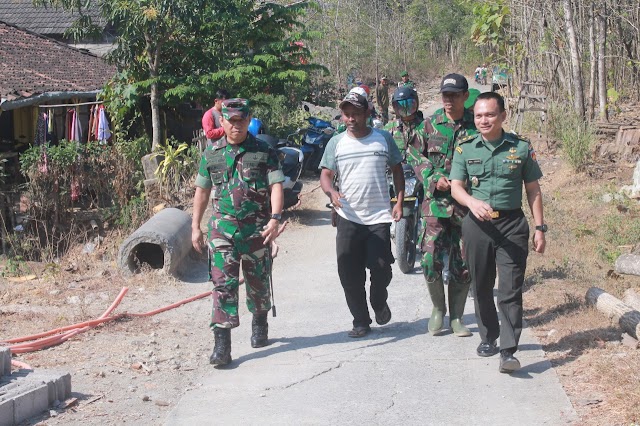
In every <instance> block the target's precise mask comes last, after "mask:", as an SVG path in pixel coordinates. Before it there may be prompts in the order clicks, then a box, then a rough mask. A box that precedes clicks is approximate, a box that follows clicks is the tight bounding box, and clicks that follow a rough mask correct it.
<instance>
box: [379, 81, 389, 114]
mask: <svg viewBox="0 0 640 426" xmlns="http://www.w3.org/2000/svg"><path fill="white" fill-rule="evenodd" d="M376 104H378V108H379V109H380V116H381V117H382V124H383V125H386V124H387V122H389V80H388V79H387V77H386V76H384V75H383V76H382V78H381V79H380V84H378V85H377V86H376Z"/></svg>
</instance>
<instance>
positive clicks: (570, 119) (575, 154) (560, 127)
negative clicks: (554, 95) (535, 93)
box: [549, 105, 596, 171]
mask: <svg viewBox="0 0 640 426" xmlns="http://www.w3.org/2000/svg"><path fill="white" fill-rule="evenodd" d="M549 132H550V134H551V135H552V136H553V138H554V139H556V140H558V141H559V142H560V144H561V146H562V151H563V153H564V156H565V157H566V159H567V161H568V162H569V164H571V166H572V167H573V168H574V169H575V170H576V171H580V170H582V169H583V168H584V167H585V166H586V165H587V164H588V163H589V160H590V159H591V155H592V152H593V145H594V143H595V140H596V137H595V131H594V128H593V125H592V124H591V123H590V122H587V121H585V120H584V119H583V118H582V117H580V116H579V115H578V114H576V113H575V112H573V110H572V109H568V110H567V109H566V108H565V109H562V107H561V106H559V105H554V106H552V107H551V108H550V110H549Z"/></svg>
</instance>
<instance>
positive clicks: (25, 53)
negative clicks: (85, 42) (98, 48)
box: [0, 21, 116, 159]
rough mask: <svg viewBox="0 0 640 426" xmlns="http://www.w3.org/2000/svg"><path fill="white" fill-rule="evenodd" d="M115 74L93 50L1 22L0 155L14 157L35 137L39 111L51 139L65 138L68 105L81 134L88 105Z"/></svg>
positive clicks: (85, 120)
mask: <svg viewBox="0 0 640 426" xmlns="http://www.w3.org/2000/svg"><path fill="white" fill-rule="evenodd" d="M115 73H116V69H115V67H114V66H112V65H110V64H108V63H107V62H106V61H105V60H104V59H102V58H99V57H97V56H96V55H94V54H91V53H89V52H87V51H85V50H79V49H75V48H73V47H70V46H69V45H67V44H65V43H63V42H60V41H57V40H54V39H51V38H49V37H45V36H43V35H40V34H36V33H34V32H32V31H29V30H25V29H22V28H18V27H16V26H14V25H10V24H7V23H5V22H1V21H0V158H4V159H7V158H13V157H16V156H17V153H18V152H19V151H20V150H21V149H23V148H24V147H25V146H29V145H30V144H32V143H33V142H34V138H35V135H36V125H37V122H38V119H39V117H40V116H41V115H42V113H43V111H46V112H47V113H48V114H49V118H50V119H51V128H52V129H53V130H52V131H51V132H50V136H51V137H53V138H55V139H56V140H60V139H64V138H67V139H68V137H67V135H66V134H65V131H66V130H65V119H66V114H67V113H68V112H69V111H70V110H73V112H74V113H75V115H74V117H77V122H78V123H79V124H78V125H77V127H79V128H80V129H81V130H82V129H85V133H83V134H85V135H86V134H87V133H86V129H87V128H88V125H89V108H90V105H88V104H90V103H91V102H93V101H95V100H96V95H97V94H98V93H99V92H100V91H101V90H102V88H103V87H104V85H105V84H106V83H107V82H108V81H109V80H110V79H111V78H112V77H113V76H114V74H115ZM48 135H49V133H48ZM7 153H11V155H8V154H7ZM13 154H16V155H13Z"/></svg>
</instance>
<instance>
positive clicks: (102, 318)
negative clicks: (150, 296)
mask: <svg viewBox="0 0 640 426" xmlns="http://www.w3.org/2000/svg"><path fill="white" fill-rule="evenodd" d="M127 291H129V289H128V288H127V287H123V288H122V290H120V293H119V294H118V296H117V297H116V299H115V300H114V302H113V303H112V304H111V306H109V309H107V310H106V311H105V312H104V313H103V314H102V315H100V316H99V317H98V319H94V320H90V321H84V322H80V323H77V324H72V325H67V326H65V327H60V328H56V329H54V330H49V331H45V332H44V333H39V334H33V335H31V336H24V337H16V338H15V339H9V340H3V341H2V342H0V343H20V342H27V341H29V340H35V339H40V338H41V337H47V336H50V335H52V334H56V333H60V332H63V331H68V330H75V329H76V328H80V327H84V326H94V325H98V324H101V323H103V322H107V321H113V320H114V319H115V318H107V317H108V316H109V314H111V312H113V310H114V309H115V308H116V307H117V306H118V305H119V304H120V302H121V301H122V299H123V298H124V295H125V294H127Z"/></svg>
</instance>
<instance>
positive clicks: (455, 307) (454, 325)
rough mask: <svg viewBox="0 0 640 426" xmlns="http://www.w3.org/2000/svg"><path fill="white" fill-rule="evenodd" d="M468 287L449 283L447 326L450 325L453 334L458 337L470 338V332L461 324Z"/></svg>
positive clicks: (467, 284) (467, 285) (468, 284)
mask: <svg viewBox="0 0 640 426" xmlns="http://www.w3.org/2000/svg"><path fill="white" fill-rule="evenodd" d="M469 286H470V283H466V284H461V283H458V282H454V281H452V282H450V283H449V316H450V319H449V324H450V325H451V330H452V331H453V334H455V335H456V336H458V337H468V336H471V332H470V331H469V329H468V328H467V327H465V325H464V323H463V322H462V316H463V315H464V305H465V303H467V293H469Z"/></svg>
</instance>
